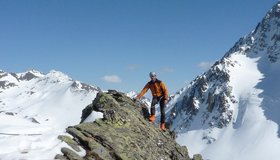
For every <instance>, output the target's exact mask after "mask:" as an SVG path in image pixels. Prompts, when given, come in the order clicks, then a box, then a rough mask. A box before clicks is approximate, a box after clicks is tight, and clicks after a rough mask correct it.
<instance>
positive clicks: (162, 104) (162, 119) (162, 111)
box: [151, 97, 166, 123]
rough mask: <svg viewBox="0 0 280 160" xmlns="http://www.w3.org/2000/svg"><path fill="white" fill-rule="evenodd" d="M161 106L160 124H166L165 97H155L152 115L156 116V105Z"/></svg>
mask: <svg viewBox="0 0 280 160" xmlns="http://www.w3.org/2000/svg"><path fill="white" fill-rule="evenodd" d="M158 102H159V105H160V122H161V123H164V122H165V106H166V105H165V103H164V98H163V97H153V100H152V104H151V115H155V114H156V108H155V105H156V104H158Z"/></svg>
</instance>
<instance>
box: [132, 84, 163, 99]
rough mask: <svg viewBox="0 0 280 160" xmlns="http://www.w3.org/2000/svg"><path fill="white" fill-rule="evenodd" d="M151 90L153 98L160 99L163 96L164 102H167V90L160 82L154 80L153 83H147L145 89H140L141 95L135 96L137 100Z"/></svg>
mask: <svg viewBox="0 0 280 160" xmlns="http://www.w3.org/2000/svg"><path fill="white" fill-rule="evenodd" d="M149 89H151V91H152V95H153V97H162V96H164V99H165V100H168V90H167V88H166V86H165V84H164V83H163V82H162V81H160V80H158V79H157V80H156V81H155V82H153V81H150V82H148V83H147V84H146V85H145V87H144V88H143V89H142V91H141V93H140V94H139V95H138V96H137V98H141V97H142V96H144V94H145V93H146V92H147V91H148V90H149Z"/></svg>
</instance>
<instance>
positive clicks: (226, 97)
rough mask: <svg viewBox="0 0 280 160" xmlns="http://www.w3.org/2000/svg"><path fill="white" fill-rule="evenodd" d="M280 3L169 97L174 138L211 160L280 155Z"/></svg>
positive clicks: (253, 158) (190, 149) (247, 159)
mask: <svg viewBox="0 0 280 160" xmlns="http://www.w3.org/2000/svg"><path fill="white" fill-rule="evenodd" d="M279 54H280V2H278V3H277V4H276V5H275V6H273V8H272V9H271V10H270V11H269V12H268V13H267V15H266V16H265V17H264V19H263V20H262V21H261V22H260V23H259V24H258V25H257V27H256V29H255V30H254V31H253V32H251V33H250V34H248V35H247V36H245V37H243V38H241V39H240V40H239V41H238V42H237V43H236V44H235V45H234V47H233V48H231V49H230V50H229V51H228V52H227V53H226V54H225V56H224V57H223V58H222V59H221V60H220V61H217V62H216V63H215V64H214V65H213V66H212V67H211V69H210V70H208V71H207V72H205V73H204V74H202V75H200V76H198V77H197V78H196V79H195V80H194V81H192V82H191V83H190V84H189V85H188V86H186V87H185V88H183V89H182V90H181V91H179V92H178V93H177V94H175V95H174V98H173V99H172V100H171V103H170V104H169V106H172V107H170V108H168V109H169V110H168V112H169V114H170V117H169V120H168V121H170V122H171V123H172V129H173V130H175V132H177V133H178V137H177V142H178V143H180V144H182V145H186V146H188V148H189V151H190V152H191V153H201V154H202V155H203V157H204V158H206V159H208V158H209V159H213V160H225V159H230V160H235V159H236V160H262V159H279V157H280V152H279V149H280V139H279V137H280V130H279V125H280V116H279V114H280V108H279V106H280V85H279V82H280V76H279V73H280V55H279Z"/></svg>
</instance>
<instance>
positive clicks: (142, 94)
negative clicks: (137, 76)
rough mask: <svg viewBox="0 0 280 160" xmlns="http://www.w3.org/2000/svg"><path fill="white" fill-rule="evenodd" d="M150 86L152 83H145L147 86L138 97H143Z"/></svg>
mask: <svg viewBox="0 0 280 160" xmlns="http://www.w3.org/2000/svg"><path fill="white" fill-rule="evenodd" d="M149 88H150V84H149V83H147V84H146V85H145V87H144V88H143V89H142V91H141V92H140V94H138V96H137V97H136V99H140V98H141V97H143V96H144V94H145V93H146V92H147V91H148V90H149Z"/></svg>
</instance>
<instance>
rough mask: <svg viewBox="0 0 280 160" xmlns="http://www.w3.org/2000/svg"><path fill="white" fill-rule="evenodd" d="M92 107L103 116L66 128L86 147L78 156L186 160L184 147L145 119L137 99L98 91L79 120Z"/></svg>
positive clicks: (188, 159)
mask: <svg viewBox="0 0 280 160" xmlns="http://www.w3.org/2000/svg"><path fill="white" fill-rule="evenodd" d="M93 110H94V111H99V112H102V113H103V114H104V118H103V119H97V120H96V121H94V122H87V123H80V124H79V125H76V126H73V127H68V128H67V129H66V130H67V132H68V133H69V134H71V135H72V136H73V137H74V140H75V141H76V142H77V143H79V145H80V146H81V147H82V148H84V149H85V150H86V155H85V156H84V157H80V158H83V159H104V160H114V159H119V160H122V159H124V160H126V159H139V160H140V159H151V160H152V159H162V160H169V159H170V160H190V157H189V156H188V151H187V148H186V147H181V146H179V145H178V144H177V143H176V142H175V141H174V139H173V138H174V135H173V134H171V132H162V131H160V129H159V126H158V125H154V124H152V123H150V122H149V121H147V120H146V118H147V117H146V116H147V113H146V111H147V108H146V106H145V105H144V104H142V103H141V102H134V101H133V100H132V99H130V98H129V97H127V96H126V95H125V94H123V93H120V92H117V91H109V92H108V93H102V92H100V93H98V95H97V97H96V99H95V100H94V101H93V103H92V104H91V105H89V106H87V107H86V108H85V110H84V111H83V115H82V118H81V119H82V121H83V120H84V119H85V118H86V115H89V114H90V112H91V111H93ZM172 137H173V138H172ZM64 151H65V149H64ZM63 153H64V152H63ZM64 154H65V153H64ZM64 156H65V157H67V158H69V154H67V155H64ZM69 159H70V158H69Z"/></svg>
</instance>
